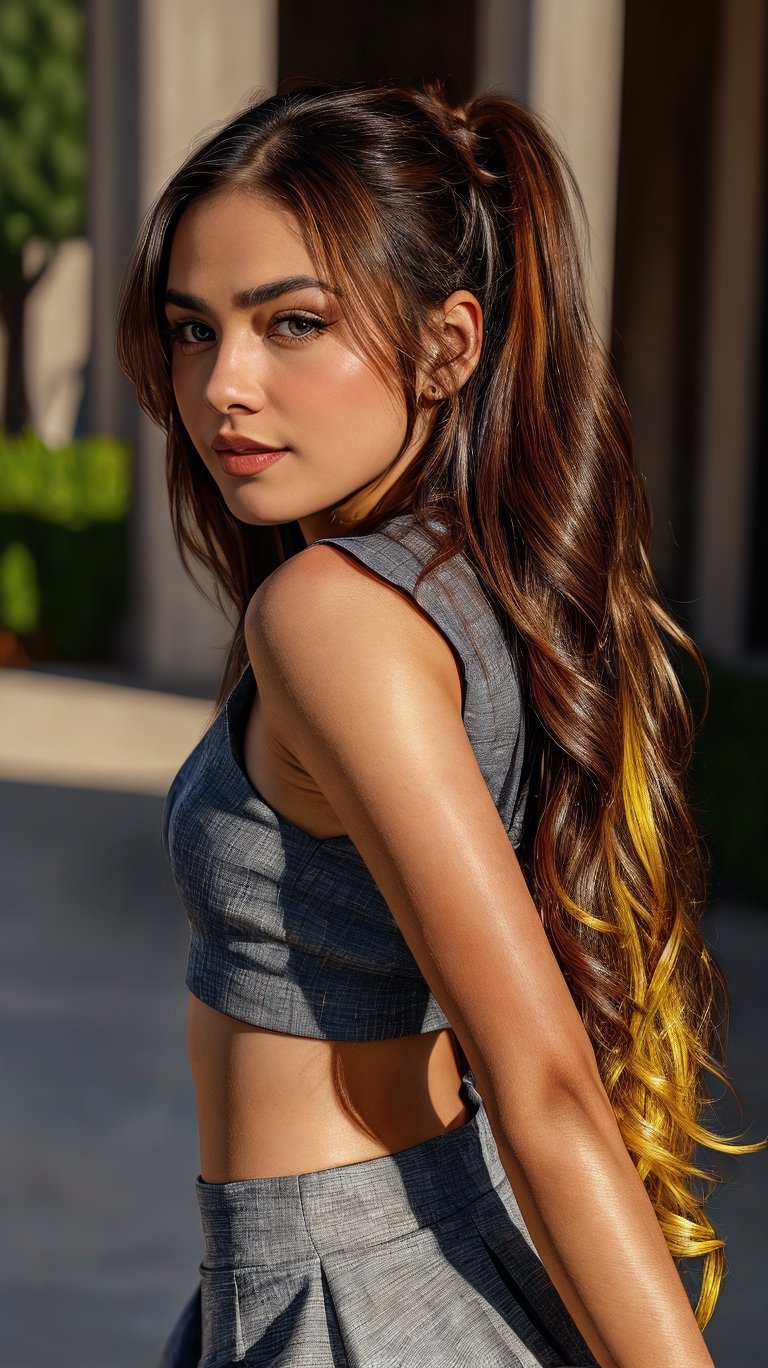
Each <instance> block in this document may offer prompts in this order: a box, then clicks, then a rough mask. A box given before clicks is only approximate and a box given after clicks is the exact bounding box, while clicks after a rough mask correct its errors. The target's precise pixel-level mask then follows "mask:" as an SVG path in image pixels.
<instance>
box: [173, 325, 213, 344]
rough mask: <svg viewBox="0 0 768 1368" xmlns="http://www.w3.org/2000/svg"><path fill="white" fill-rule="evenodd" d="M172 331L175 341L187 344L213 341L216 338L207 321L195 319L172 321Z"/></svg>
mask: <svg viewBox="0 0 768 1368" xmlns="http://www.w3.org/2000/svg"><path fill="white" fill-rule="evenodd" d="M170 333H171V337H172V338H173V339H174V341H175V342H181V343H185V344H187V345H189V344H198V345H199V344H200V343H201V342H212V341H213V338H214V332H213V328H209V327H208V324H207V323H200V322H198V321H196V320H194V319H192V320H190V321H189V322H187V323H172V324H171V326H170Z"/></svg>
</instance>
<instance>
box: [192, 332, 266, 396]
mask: <svg viewBox="0 0 768 1368" xmlns="http://www.w3.org/2000/svg"><path fill="white" fill-rule="evenodd" d="M258 371H259V364H258V357H257V355H256V354H255V348H254V346H253V345H252V344H251V345H249V344H248V342H247V341H245V340H243V341H239V342H233V343H230V344H227V345H220V346H219V347H217V348H216V351H215V354H214V361H213V366H212V369H211V371H210V374H209V376H208V381H207V384H206V386H205V402H206V403H207V405H208V407H209V408H212V409H213V410H214V412H216V413H227V412H229V411H230V410H231V409H247V410H249V411H250V412H254V413H255V412H257V411H258V410H259V409H262V408H263V407H264V404H265V402H266V396H265V393H264V386H263V383H262V380H261V378H260V376H259V374H258Z"/></svg>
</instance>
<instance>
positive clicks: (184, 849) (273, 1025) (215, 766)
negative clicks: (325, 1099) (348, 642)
mask: <svg viewBox="0 0 768 1368" xmlns="http://www.w3.org/2000/svg"><path fill="white" fill-rule="evenodd" d="M321 542H327V543H330V544H332V545H335V546H338V547H340V548H342V549H343V550H344V551H345V552H347V553H349V554H351V555H353V556H354V557H356V558H357V559H358V560H359V561H360V562H361V563H362V564H364V565H365V566H367V567H368V568H369V569H371V570H373V571H374V572H375V573H376V574H378V575H380V576H381V577H382V578H383V579H385V580H386V581H388V582H389V583H390V584H393V585H396V586H398V587H400V588H401V589H403V590H405V591H406V592H407V593H408V594H409V595H411V596H412V597H413V598H414V600H415V602H416V603H418V605H419V607H420V608H421V609H422V610H423V611H424V612H425V613H427V614H428V615H429V617H430V618H431V619H432V621H433V622H434V623H435V625H436V626H437V627H438V628H439V630H440V631H441V632H442V633H443V634H444V636H445V637H446V638H447V639H448V641H449V642H450V643H451V644H452V645H453V647H454V648H455V651H456V652H457V654H458V658H459V660H460V662H461V667H462V671H463V676H464V679H463V693H464V703H463V718H464V725H465V727H466V730H467V734H468V736H469V739H470V742H471V744H472V748H473V750H474V753H475V756H476V758H477V762H478V765H479V767H480V770H481V772H482V774H483V776H484V778H485V781H486V783H487V785H488V788H489V791H490V793H491V795H492V797H493V799H494V802H495V804H496V807H497V809H498V811H499V814H500V817H501V819H502V821H503V823H504V826H505V828H506V829H507V831H508V833H509V839H510V842H511V844H512V845H516V844H517V842H518V840H519V834H520V827H521V823H522V816H523V807H524V793H522V792H521V783H520V781H521V770H522V765H523V749H524V727H523V712H522V707H521V702H520V690H519V687H518V681H517V676H516V672H515V666H514V663H513V661H512V658H511V655H510V652H509V649H508V647H507V645H506V642H505V640H504V635H503V633H502V630H501V628H500V626H499V624H498V622H497V620H496V617H495V615H494V612H493V609H492V607H491V604H490V601H489V600H488V598H487V596H486V595H485V593H484V592H483V590H482V587H481V585H480V582H479V580H478V578H477V576H476V574H475V572H474V570H473V569H472V567H471V565H470V563H469V561H468V560H467V559H466V558H465V557H463V556H457V557H454V558H452V559H451V560H450V561H449V562H447V563H446V564H445V565H442V566H440V567H439V568H438V570H437V571H436V572H435V573H434V574H430V575H428V576H427V577H426V578H425V579H424V580H423V581H422V583H421V584H420V585H419V586H418V588H415V584H416V577H417V575H418V573H419V571H420V569H421V568H422V566H423V565H424V563H425V562H426V560H427V559H428V558H429V555H430V553H431V551H432V549H433V548H432V544H431V540H430V537H429V535H428V534H427V533H425V532H424V530H423V529H422V528H420V527H419V526H418V524H417V523H416V522H415V520H414V519H413V518H412V517H411V515H409V514H405V515H402V516H400V517H397V518H394V519H391V520H390V522H388V523H387V524H386V527H385V528H384V529H380V530H378V531H377V532H374V533H370V534H367V535H362V536H351V537H324V538H322V539H321ZM315 544H318V543H315ZM254 693H255V681H254V678H253V672H252V670H251V669H250V667H249V668H248V669H247V670H246V671H245V673H244V674H243V676H242V678H241V679H240V681H239V682H238V684H237V685H236V686H235V688H234V689H233V690H232V692H231V694H230V696H229V698H228V700H227V703H226V707H225V709H224V711H223V712H222V713H221V714H220V716H219V717H218V718H217V720H216V721H215V722H214V723H213V725H212V726H211V727H210V728H209V730H208V731H207V732H206V734H205V736H204V737H203V738H202V740H201V741H200V743H199V744H198V745H197V746H196V748H195V750H194V751H193V752H192V754H191V755H190V756H189V758H188V759H187V760H186V762H185V763H184V765H183V766H182V767H181V769H180V771H179V773H178V774H177V776H176V778H175V779H174V781H173V784H172V786H171V789H170V791H169V793H168V797H167V800H166V804H165V808H164V812H163V841H164V847H165V851H166V854H167V855H168V857H169V860H170V863H171V868H172V870H173V874H174V878H175V881H176V885H177V887H178V890H179V894H180V896H181V899H182V901H183V903H184V906H185V907H186V910H187V913H188V915H189V920H190V926H191V943H190V952H189V960H188V965H187V976H186V983H187V986H188V987H189V989H190V990H191V991H192V992H193V993H194V994H195V996H196V997H198V998H200V999H201V1000H202V1001H203V1002H206V1003H208V1004H209V1005H210V1006H212V1007H215V1008H217V1009H218V1010H219V1011H221V1012H225V1013H227V1014H228V1015H230V1016H233V1017H237V1018H238V1019H239V1020H241V1021H247V1022H250V1023H251V1024H253V1025H257V1026H262V1027H265V1028H267V1029H270V1030H273V1031H285V1032H288V1033H289V1034H292V1035H300V1036H311V1037H315V1038H319V1039H332V1040H380V1039H386V1038H390V1037H394V1036H404V1035H413V1034H418V1033H420V1032H424V1031H434V1030H438V1029H439V1028H442V1027H446V1026H448V1025H449V1024H450V1023H449V1022H448V1019H447V1017H446V1016H445V1014H444V1012H443V1010H442V1008H441V1007H440V1004H439V1003H438V1002H437V1000H436V999H435V997H434V996H433V995H432V994H431V992H430V990H429V988H428V985H427V983H426V981H425V979H424V978H423V976H422V974H421V972H420V970H419V968H418V965H417V964H416V962H415V960H414V959H413V956H412V955H411V953H410V950H409V949H408V947H407V945H406V943H405V940H404V939H403V937H402V935H401V933H400V930H399V928H398V926H397V923H396V922H395V920H394V918H393V917H392V914H391V912H390V911H389V908H388V907H387V904H386V902H385V901H384V898H383V897H382V895H381V893H380V892H379V889H378V887H377V885H376V883H375V881H374V880H373V878H372V876H371V874H370V873H369V871H368V869H367V867H366V865H365V863H364V861H363V859H362V857H361V856H360V854H359V852H358V850H357V849H356V847H355V845H354V843H353V842H352V841H351V840H350V839H349V837H347V836H338V837H331V838H330V839H328V840H317V839H315V838H314V837H312V836H309V835H307V833H306V832H304V831H302V830H301V829H300V828H299V827H297V826H295V825H294V824H293V823H292V822H289V821H287V820H286V819H285V818H283V817H281V816H279V815H278V814H277V813H276V812H275V811H274V809H273V808H271V807H269V805H268V804H267V803H266V802H265V801H264V800H263V799H262V798H261V797H260V795H259V794H258V793H257V792H256V790H255V789H254V788H253V786H252V785H251V783H250V782H249V780H248V778H247V776H246V774H245V771H244V768H243V762H242V751H241V745H242V737H243V730H244V727H245V724H246V720H247V717H248V713H249V709H250V707H251V704H252V702H253V698H254Z"/></svg>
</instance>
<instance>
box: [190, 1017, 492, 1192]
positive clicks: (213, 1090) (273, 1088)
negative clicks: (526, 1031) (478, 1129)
mask: <svg viewBox="0 0 768 1368" xmlns="http://www.w3.org/2000/svg"><path fill="white" fill-rule="evenodd" d="M188 1039H189V1050H190V1061H191V1066H192V1075H193V1079H194V1085H195V1093H196V1098H197V1107H198V1120H199V1125H200V1157H201V1174H202V1177H203V1179H204V1180H206V1181H208V1182H211V1183H224V1182H234V1181H240V1180H243V1179H247V1178H256V1177H267V1176H278V1175H281V1174H290V1173H294V1174H295V1173H302V1172H310V1171H314V1170H316V1169H323V1168H331V1167H334V1166H336V1165H341V1164H348V1163H358V1162H361V1161H364V1160H366V1159H372V1158H377V1157H380V1156H382V1155H385V1154H391V1153H395V1152H397V1151H398V1150H402V1149H407V1148H409V1147H410V1146H412V1145H416V1144H420V1143H421V1142H422V1141H424V1140H427V1139H431V1138H432V1137H433V1136H435V1135H439V1134H442V1133H444V1132H445V1131H446V1130H449V1129H451V1128H453V1127H455V1126H458V1125H462V1124H464V1123H465V1122H466V1120H467V1119H468V1116H469V1113H468V1110H467V1107H466V1105H465V1104H464V1102H463V1101H462V1098H461V1097H460V1091H461V1083H462V1075H463V1073H464V1072H465V1069H466V1061H465V1060H464V1057H463V1054H462V1053H461V1051H460V1050H459V1047H458V1046H457V1043H456V1040H455V1037H454V1035H453V1032H452V1031H450V1030H440V1031H432V1032H429V1033H425V1034H423V1035H419V1036H404V1037H400V1038H397V1039H390V1040H376V1041H366V1042H348V1041H335V1040H315V1039H309V1038H306V1037H302V1036H292V1035H287V1034H283V1033H281V1032H275V1031H269V1030H265V1029H263V1028H259V1027H254V1026H251V1025H249V1024H247V1023H244V1022H242V1021H238V1020H235V1019H234V1018H232V1017H228V1016H226V1015H225V1014H223V1013H221V1012H218V1011H216V1009H214V1008H211V1007H209V1006H207V1004H205V1003H202V1002H200V1001H199V1000H198V999H197V998H195V997H194V996H193V995H190V1002H189V1032H188Z"/></svg>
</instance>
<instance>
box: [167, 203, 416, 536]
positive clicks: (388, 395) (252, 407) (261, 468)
mask: <svg viewBox="0 0 768 1368" xmlns="http://www.w3.org/2000/svg"><path fill="white" fill-rule="evenodd" d="M166 314H167V318H168V322H169V324H170V326H171V330H172V341H171V355H172V380H173V389H174V393H175V396H176V402H177V404H178V409H179V413H180V415H181V419H182V422H183V424H184V426H185V428H186V430H187V432H188V433H189V436H190V438H191V440H192V442H193V443H194V446H195V448H196V449H197V451H198V453H199V455H200V457H201V459H202V460H203V462H204V463H205V465H206V466H207V468H208V470H209V471H210V473H211V475H212V476H213V478H214V480H215V481H216V484H217V485H218V487H219V489H220V490H221V492H222V495H223V497H224V500H225V502H226V504H227V506H228V507H229V509H230V510H231V512H232V513H233V514H234V515H235V517H237V518H239V519H240V520H241V521H243V522H246V523H256V524H273V523H285V522H290V521H293V520H298V521H299V523H300V525H301V528H302V531H303V534H304V537H305V539H306V540H307V541H308V542H309V541H312V540H314V538H315V537H320V536H325V535H328V534H331V535H332V534H333V532H334V531H336V532H338V531H339V524H341V525H342V526H343V524H344V523H347V522H348V523H353V522H354V521H355V520H356V519H357V518H359V517H361V516H362V515H363V514H364V513H365V512H367V510H368V508H370V507H371V506H372V505H373V503H374V502H375V501H376V499H377V498H378V497H379V496H380V495H381V493H382V492H383V490H384V489H385V488H386V487H388V485H389V484H391V483H393V481H394V480H395V479H396V478H397V476H398V475H399V474H400V472H401V471H402V470H403V469H404V468H405V466H406V465H407V464H408V462H409V461H410V460H411V459H412V457H413V455H414V454H415V451H416V450H417V449H418V445H419V444H420V440H421V438H419V439H417V438H416V437H414V440H413V441H412V442H411V444H410V446H409V448H408V450H407V451H405V452H404V453H403V454H402V456H401V457H400V458H399V460H398V461H397V463H396V465H395V466H394V467H393V468H392V470H391V471H389V470H388V467H389V466H390V464H391V462H392V461H393V459H394V457H395V456H396V454H397V452H398V451H399V449H400V447H401V445H402V443H403V440H404V437H405V431H406V415H405V405H404V403H403V399H402V396H401V395H399V394H398V393H397V392H396V388H395V386H394V383H393V384H392V386H391V387H390V388H389V389H388V388H387V387H386V386H385V383H384V381H383V380H382V379H381V378H380V377H378V376H377V375H376V374H375V373H374V372H373V370H372V369H371V366H370V364H369V363H367V362H366V361H364V360H363V359H362V357H361V355H360V354H359V352H358V351H357V350H356V349H355V346H354V342H355V337H354V326H353V323H352V321H351V320H348V319H346V318H345V317H344V315H343V312H342V308H341V302H340V300H339V298H338V296H337V295H336V294H335V293H334V291H333V288H332V282H322V281H320V280H318V279H317V268H316V266H315V264H314V263H313V262H312V260H311V259H310V257H309V255H308V252H307V249H306V247H305V246H304V244H303V242H302V239H301V236H300V233H299V231H298V228H297V226H296V224H295V221H294V220H293V219H292V217H291V216H290V215H289V214H288V213H287V212H286V211H284V210H282V209H281V208H280V207H279V206H277V205H276V204H275V203H274V202H273V201H272V200H270V199H269V198H268V197H266V196H263V195H254V194H251V193H249V192H246V191H242V190H228V191H226V192H219V193H217V194H215V195H213V196H210V197H208V198H205V199H201V200H197V201H195V203H194V204H192V205H191V206H190V207H189V208H188V209H187V210H186V211H185V212H184V214H183V216H182V218H181V219H180V221H179V224H178V226H177V228H176V231H175V234H174V238H173V243H172V248H171V255H170V262H169V269H168V292H167V299H166ZM275 453H279V455H277V456H276V455H275ZM385 472H386V475H385ZM382 476H385V478H384V479H382ZM339 505H341V507H340V508H339ZM337 508H338V509H339V511H338V515H337V517H336V518H335V519H334V521H333V522H331V517H330V515H331V510H333V509H337Z"/></svg>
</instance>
